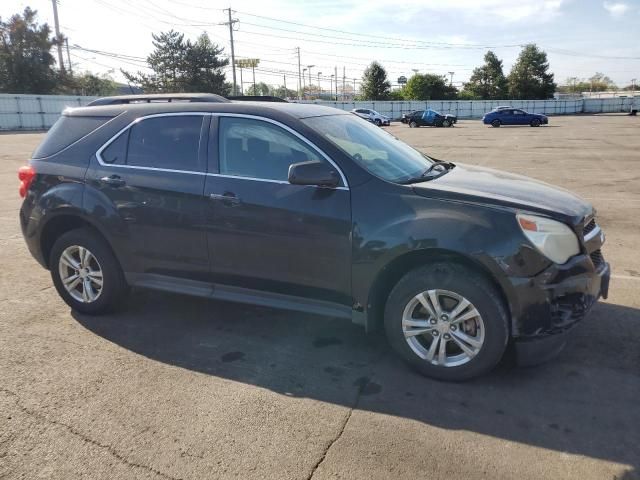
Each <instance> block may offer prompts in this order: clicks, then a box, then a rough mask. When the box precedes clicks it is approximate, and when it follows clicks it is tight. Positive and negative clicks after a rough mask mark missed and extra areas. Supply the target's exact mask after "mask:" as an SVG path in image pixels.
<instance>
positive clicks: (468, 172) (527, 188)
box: [413, 163, 593, 225]
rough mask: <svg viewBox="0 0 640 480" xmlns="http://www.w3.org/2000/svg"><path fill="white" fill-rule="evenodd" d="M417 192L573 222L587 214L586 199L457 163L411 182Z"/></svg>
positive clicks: (501, 173)
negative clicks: (429, 177)
mask: <svg viewBox="0 0 640 480" xmlns="http://www.w3.org/2000/svg"><path fill="white" fill-rule="evenodd" d="M413 188H414V191H415V192H416V193H417V194H418V195H422V196H424V197H431V198H444V199H447V200H457V201H468V202H473V203H477V204H485V205H493V206H498V207H509V208H514V209H517V210H528V211H532V212H538V213H543V214H546V215H549V216H551V217H556V218H559V219H560V220H562V221H564V222H568V223H571V224H572V225H576V224H578V223H580V222H581V221H582V220H583V219H584V217H585V216H587V215H590V214H591V213H592V211H593V207H592V206H591V204H589V203H588V202H587V201H585V200H583V199H581V198H580V197H578V196H576V195H574V194H573V193H571V192H569V191H567V190H564V189H562V188H558V187H554V186H552V185H549V184H548V183H544V182H540V181H538V180H534V179H532V178H529V177H525V176H523V175H516V174H513V173H507V172H502V171H499V170H493V169H491V168H484V167H476V166H471V165H465V164H460V163H457V164H456V167H455V168H454V169H453V170H451V171H450V172H449V173H447V174H445V175H443V176H441V177H440V178H437V179H435V180H430V181H428V182H421V183H416V184H413Z"/></svg>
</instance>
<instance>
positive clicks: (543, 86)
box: [508, 44, 556, 100]
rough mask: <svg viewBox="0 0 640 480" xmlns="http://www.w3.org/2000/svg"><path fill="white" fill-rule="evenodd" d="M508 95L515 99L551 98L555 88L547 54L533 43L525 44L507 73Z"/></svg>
mask: <svg viewBox="0 0 640 480" xmlns="http://www.w3.org/2000/svg"><path fill="white" fill-rule="evenodd" d="M508 81H509V96H510V97H511V98H513V99H516V100H544V99H547V98H552V97H553V94H554V93H555V90H556V84H555V83H554V81H553V73H549V62H548V61H547V54H546V53H545V52H543V51H542V50H540V49H538V47H537V46H536V45H535V44H529V45H525V46H524V48H523V49H522V51H521V52H520V55H519V56H518V59H517V60H516V63H515V64H514V65H513V68H512V69H511V73H510V74H509V79H508Z"/></svg>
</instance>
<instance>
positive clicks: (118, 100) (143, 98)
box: [87, 93, 229, 107]
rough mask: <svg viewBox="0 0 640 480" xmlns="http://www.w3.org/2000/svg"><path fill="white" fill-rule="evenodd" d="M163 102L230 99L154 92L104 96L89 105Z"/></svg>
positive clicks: (224, 100) (213, 101)
mask: <svg viewBox="0 0 640 480" xmlns="http://www.w3.org/2000/svg"><path fill="white" fill-rule="evenodd" d="M162 102H204V103H228V102H229V100H227V99H226V98H224V97H221V96H220V95H216V94H214V93H153V94H148V95H118V96H114V97H102V98H98V99H96V100H93V101H92V102H89V103H88V104H87V106H88V107H93V106H96V105H124V104H128V103H162Z"/></svg>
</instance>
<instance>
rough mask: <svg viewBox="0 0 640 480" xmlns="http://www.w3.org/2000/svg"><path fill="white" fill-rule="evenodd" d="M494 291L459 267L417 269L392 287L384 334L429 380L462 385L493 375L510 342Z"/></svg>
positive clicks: (505, 318)
mask: <svg viewBox="0 0 640 480" xmlns="http://www.w3.org/2000/svg"><path fill="white" fill-rule="evenodd" d="M507 321H508V315H507V313H506V309H505V307H504V305H503V303H502V300H501V299H500V296H499V294H498V292H497V291H496V290H495V288H494V287H493V286H492V285H491V284H490V283H489V282H488V281H487V280H486V279H485V278H483V277H482V276H481V275H478V274H476V273H475V272H473V271H471V270H468V269H465V268H464V267H461V266H459V265H457V264H455V263H449V262H442V263H435V264H432V265H428V266H425V267H421V268H418V269H415V270H413V271H411V272H409V273H408V274H406V275H405V276H404V277H403V278H402V279H401V280H400V281H399V282H398V284H397V285H396V286H395V287H394V288H393V290H392V291H391V294H390V295H389V298H388V300H387V305H386V309H385V316H384V322H385V330H386V333H387V337H388V339H389V342H390V344H391V346H392V347H393V349H394V350H395V351H396V352H397V353H399V354H400V356H401V357H403V358H404V359H405V360H406V361H407V362H408V363H409V364H410V365H411V366H413V367H414V368H416V369H417V370H418V371H419V372H420V373H422V374H423V375H426V376H428V377H433V378H437V379H440V380H449V381H461V380H467V379H470V378H473V377H477V376H479V375H482V374H483V373H486V372H488V371H489V370H491V369H492V368H493V367H495V366H496V364H497V363H498V362H499V361H500V359H501V358H502V355H503V354H504V351H505V348H506V346H507V341H508V339H509V328H508V323H507Z"/></svg>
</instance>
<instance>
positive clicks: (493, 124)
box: [491, 120, 502, 128]
mask: <svg viewBox="0 0 640 480" xmlns="http://www.w3.org/2000/svg"><path fill="white" fill-rule="evenodd" d="M500 125H502V122H501V121H500V120H494V121H493V122H491V126H492V127H493V128H498V127H499V126H500Z"/></svg>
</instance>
